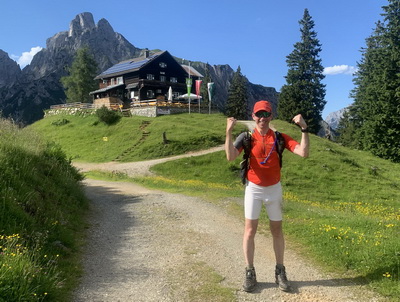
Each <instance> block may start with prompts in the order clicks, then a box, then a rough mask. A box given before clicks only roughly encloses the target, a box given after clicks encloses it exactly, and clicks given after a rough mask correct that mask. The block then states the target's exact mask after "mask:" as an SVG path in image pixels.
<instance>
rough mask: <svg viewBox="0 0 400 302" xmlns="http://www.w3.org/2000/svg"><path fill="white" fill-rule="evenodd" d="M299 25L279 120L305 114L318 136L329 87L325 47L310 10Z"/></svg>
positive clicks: (281, 99)
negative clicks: (318, 37)
mask: <svg viewBox="0 0 400 302" xmlns="http://www.w3.org/2000/svg"><path fill="white" fill-rule="evenodd" d="M299 24H300V26H301V29H300V32H301V41H300V42H297V43H296V44H294V50H293V51H292V53H290V54H289V55H288V56H287V57H286V63H287V65H288V68H289V69H288V73H287V76H286V77H285V78H286V84H285V85H284V86H283V87H282V88H281V93H280V96H279V103H278V117H279V118H280V119H282V120H286V121H291V120H292V118H293V117H294V116H295V115H297V114H299V113H301V114H302V115H303V117H304V119H305V120H306V122H307V124H308V127H309V130H310V132H312V133H317V132H318V130H319V129H320V122H321V120H322V117H321V114H322V110H323V109H324V107H325V104H326V101H325V100H324V98H325V85H324V84H322V82H321V81H322V80H323V79H324V78H325V76H324V75H323V70H324V68H323V66H322V64H321V59H320V58H319V53H320V52H321V44H320V42H319V40H318V39H317V33H316V32H315V31H314V30H313V28H314V21H313V20H312V18H311V16H310V14H309V12H308V10H307V9H305V10H304V15H303V19H302V20H300V21H299Z"/></svg>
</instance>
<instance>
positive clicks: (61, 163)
mask: <svg viewBox="0 0 400 302" xmlns="http://www.w3.org/2000/svg"><path fill="white" fill-rule="evenodd" d="M0 175H1V178H0V196H1V201H0V301H7V302H12V301H69V297H70V292H71V290H72V289H73V288H74V287H75V286H76V281H75V280H76V277H77V276H79V274H80V268H79V264H78V263H79V259H80V253H79V252H78V251H79V247H80V246H81V244H82V239H83V238H82V234H83V230H84V216H85V213H86V212H87V204H88V203H87V200H86V198H85V196H84V193H83V190H82V188H81V186H80V184H79V182H80V180H82V179H83V177H82V175H80V173H78V171H77V170H76V169H75V168H73V167H72V166H71V165H70V162H69V160H67V158H66V156H65V154H64V152H63V151H62V149H61V148H60V147H59V146H57V145H55V144H54V143H51V142H47V141H45V140H43V138H42V137H40V136H39V135H37V134H36V133H35V132H33V131H31V130H30V129H23V130H21V129H19V128H18V127H17V126H15V125H14V124H13V123H11V122H10V121H7V120H0ZM71 263H72V265H71Z"/></svg>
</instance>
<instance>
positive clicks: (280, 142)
mask: <svg viewBox="0 0 400 302" xmlns="http://www.w3.org/2000/svg"><path fill="white" fill-rule="evenodd" d="M275 136H276V146H275V147H276V152H278V156H279V165H280V167H281V168H282V153H283V151H284V150H285V138H284V137H283V135H282V133H280V132H279V131H275Z"/></svg>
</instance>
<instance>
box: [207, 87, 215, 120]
mask: <svg viewBox="0 0 400 302" xmlns="http://www.w3.org/2000/svg"><path fill="white" fill-rule="evenodd" d="M207 90H208V100H209V101H208V113H211V99H212V97H213V95H214V82H211V83H207Z"/></svg>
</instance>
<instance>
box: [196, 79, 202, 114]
mask: <svg viewBox="0 0 400 302" xmlns="http://www.w3.org/2000/svg"><path fill="white" fill-rule="evenodd" d="M201 82H203V81H202V80H196V95H197V101H198V102H199V113H200V111H201V110H200V98H199V95H200V93H201V92H200V88H201Z"/></svg>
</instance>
